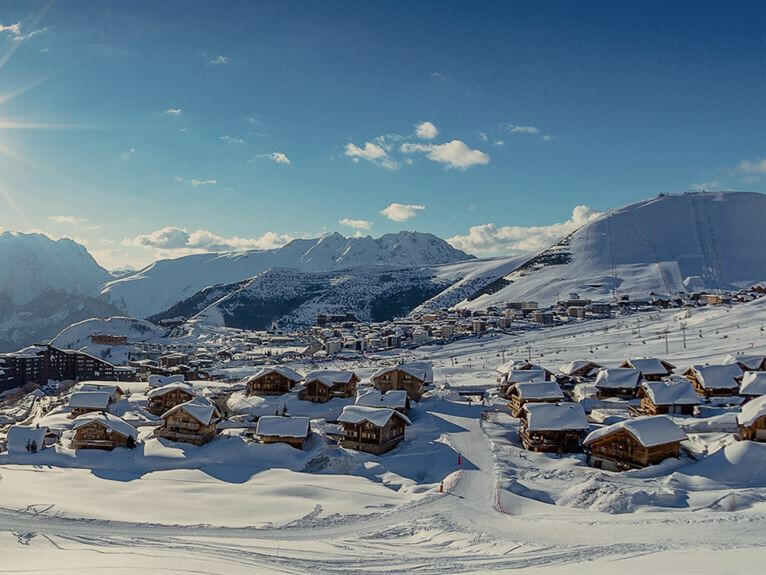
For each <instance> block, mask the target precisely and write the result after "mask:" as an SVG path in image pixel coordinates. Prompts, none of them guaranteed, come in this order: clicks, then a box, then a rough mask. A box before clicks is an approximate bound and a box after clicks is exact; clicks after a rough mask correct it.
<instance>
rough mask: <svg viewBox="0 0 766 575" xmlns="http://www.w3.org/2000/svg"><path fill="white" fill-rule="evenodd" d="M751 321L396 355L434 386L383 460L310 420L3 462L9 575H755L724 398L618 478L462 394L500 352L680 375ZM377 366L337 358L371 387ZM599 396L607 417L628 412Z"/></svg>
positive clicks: (633, 320)
mask: <svg viewBox="0 0 766 575" xmlns="http://www.w3.org/2000/svg"><path fill="white" fill-rule="evenodd" d="M682 322H683V325H684V326H685V330H684V331H682V330H681V327H682ZM764 324H766V301H765V300H757V301H754V302H750V303H747V304H741V305H738V306H734V307H731V308H727V307H724V306H720V307H709V308H704V309H699V310H693V311H691V312H690V311H688V310H681V311H679V310H668V311H658V312H652V313H644V314H639V315H632V316H626V317H618V318H613V319H609V320H593V321H577V320H576V321H572V322H570V323H568V324H566V325H562V326H556V327H552V328H545V329H536V330H531V331H526V332H521V333H519V334H517V335H509V336H497V337H484V338H475V339H469V340H464V341H462V342H459V343H455V344H451V345H446V346H434V347H423V348H419V349H417V350H415V351H407V352H404V351H403V352H400V355H402V356H404V357H405V358H406V359H430V360H431V361H433V362H434V379H435V383H436V385H435V389H434V390H433V391H432V392H430V393H429V394H427V396H426V397H425V398H424V400H423V401H422V402H420V404H418V405H417V406H416V407H415V408H414V409H413V410H412V411H411V413H410V416H411V419H412V421H413V425H412V426H411V427H409V428H408V430H407V434H408V435H407V437H408V439H407V441H405V442H404V443H403V444H401V445H400V446H399V447H397V448H396V449H395V450H394V451H392V452H390V453H388V454H385V455H383V456H380V457H375V456H371V455H362V454H358V453H354V452H350V451H346V450H343V449H340V448H338V447H336V446H334V445H333V443H332V442H331V440H330V439H329V436H328V435H327V434H328V433H331V432H332V429H331V428H332V425H331V424H326V423H323V422H322V421H321V420H320V419H314V421H313V422H312V428H314V429H315V430H316V434H315V436H314V437H312V439H311V441H310V442H309V444H308V445H307V447H306V451H304V452H300V451H297V450H293V449H292V448H290V447H287V446H283V445H270V446H268V445H267V446H264V445H256V444H250V443H247V442H245V441H244V440H243V439H242V438H240V437H237V436H236V430H233V429H229V430H226V433H224V434H222V436H220V437H219V438H217V439H216V440H215V441H214V442H213V443H211V444H209V445H207V446H204V447H202V448H193V447H190V446H183V447H179V446H173V445H172V444H167V443H161V442H160V441H157V440H152V439H150V440H147V441H146V442H145V443H144V444H143V447H139V448H137V450H136V451H134V452H128V451H123V450H116V451H114V452H112V453H109V454H86V455H84V456H81V455H79V454H75V453H74V452H71V451H69V450H67V449H66V448H64V447H60V448H57V449H56V450H55V451H54V450H52V449H48V450H45V451H43V452H42V453H39V454H36V455H21V456H6V455H3V456H2V457H0V554H1V555H0V556H2V558H3V561H2V569H6V570H9V571H11V572H22V573H40V572H51V571H56V569H57V568H60V567H61V566H66V567H67V568H72V569H73V570H74V571H77V572H95V571H101V572H136V571H138V572H147V573H221V572H225V573H318V574H324V573H366V574H367V573H369V574H371V573H425V574H442V573H446V572H454V573H506V572H510V571H512V570H516V569H522V570H523V572H525V573H553V574H558V573H571V572H573V571H575V570H587V571H588V572H590V573H595V574H606V573H610V574H612V573H614V572H615V570H619V571H621V572H623V573H628V574H630V573H639V572H640V573H645V572H646V571H647V570H655V571H657V572H669V571H672V572H674V573H703V572H704V573H711V572H713V573H738V574H741V573H754V572H756V571H759V570H760V569H761V566H762V562H763V560H764V558H766V552H765V551H764V550H763V541H764V538H763V532H764V528H766V505H764V501H766V463H764V462H766V446H763V445H759V444H754V443H750V442H736V441H735V440H734V439H733V438H732V436H731V434H730V433H727V431H730V430H731V426H732V421H733V417H734V416H735V415H736V408H734V409H730V408H718V407H715V406H705V409H704V410H703V416H704V417H701V418H686V419H684V418H676V422H677V423H679V425H681V427H682V428H683V429H684V430H685V431H686V432H687V434H689V436H690V442H689V448H690V450H691V453H692V455H684V456H683V458H682V459H680V460H667V461H666V462H664V463H663V464H662V465H659V466H656V467H653V468H650V469H646V470H640V471H632V472H628V473H624V474H615V473H610V472H605V471H600V470H596V469H591V468H589V467H587V466H585V465H584V463H583V461H582V458H581V457H579V456H575V455H569V456H563V457H558V456H553V455H546V454H532V453H529V452H525V451H523V450H522V449H521V448H520V447H519V444H518V441H517V438H516V430H515V427H516V422H515V420H513V419H512V418H511V417H510V415H509V414H508V412H507V410H506V409H505V407H504V405H503V404H502V402H495V403H494V404H492V405H490V406H488V407H485V406H482V405H480V404H478V403H477V402H473V403H472V404H471V405H469V404H468V403H467V402H466V401H465V400H464V399H463V398H462V397H460V396H458V395H457V393H456V391H457V390H459V389H460V388H462V389H463V391H467V390H476V391H477V392H478V391H479V390H482V389H489V388H491V387H493V386H494V384H495V379H496V377H497V373H496V372H495V367H496V366H497V365H499V364H500V363H502V362H503V360H505V361H507V360H509V359H511V358H512V357H531V359H532V361H534V362H535V363H539V364H541V365H543V366H545V367H547V368H549V369H555V368H557V367H558V366H560V365H563V364H565V363H568V362H571V361H574V360H577V359H592V360H595V361H598V362H599V363H602V364H604V365H607V366H615V365H617V364H618V363H619V362H621V361H623V360H624V359H627V358H629V357H641V356H657V357H662V358H664V359H667V360H669V361H670V362H672V363H673V364H675V365H676V366H678V367H679V368H682V367H683V366H685V365H688V364H692V363H695V364H696V363H703V364H704V363H706V362H711V363H714V362H720V361H722V360H723V358H724V357H725V356H726V355H727V354H729V353H733V352H745V353H748V354H766V340H764V331H763V328H764ZM639 332H640V333H639ZM666 332H667V348H668V351H667V353H666V347H665V346H666V336H665V334H666ZM684 335H685V338H686V348H685V349H684V344H683V339H684ZM376 365H380V363H379V362H378V363H376V364H373V362H371V361H368V360H359V362H357V363H356V364H354V363H352V362H348V361H345V362H343V363H342V364H341V363H340V362H339V363H338V365H337V366H336V367H337V368H339V369H348V368H356V369H358V371H359V373H360V375H361V376H362V377H363V378H366V377H369V375H370V373H371V372H372V371H373V369H374V367H375V366H376ZM293 367H294V368H296V369H299V370H301V371H304V372H305V371H306V370H307V369H306V368H307V367H308V366H303V365H301V364H300V363H295V364H293ZM602 403H603V404H604V405H601V406H598V407H601V408H602V410H603V411H604V412H605V413H619V412H620V409H623V410H624V405H623V406H621V405H620V404H619V402H611V403H610V402H602ZM290 405H291V410H292V409H296V410H297V409H299V407H298V406H297V405H296V404H290ZM335 407H337V406H335ZM484 410H486V411H488V414H487V415H486V416H485V417H484V418H482V417H481V413H482V411H484ZM296 414H297V413H296ZM306 415H308V416H309V417H314V418H317V417H322V415H321V414H319V413H307V414H306ZM458 453H459V454H460V455H461V457H462V465H458V461H457V454H458ZM174 460H175V461H174ZM442 479H443V480H444V488H445V492H444V493H441V492H440V491H439V484H440V482H441V480H442ZM107 568H108V569H109V571H106V570H107Z"/></svg>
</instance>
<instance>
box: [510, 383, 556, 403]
mask: <svg viewBox="0 0 766 575" xmlns="http://www.w3.org/2000/svg"><path fill="white" fill-rule="evenodd" d="M515 387H516V391H517V392H518V394H519V397H520V398H521V399H564V393H563V392H562V391H561V388H560V387H559V384H558V383H556V382H555V381H545V382H537V381H534V382H526V383H517V384H515Z"/></svg>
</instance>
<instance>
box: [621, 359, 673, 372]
mask: <svg viewBox="0 0 766 575" xmlns="http://www.w3.org/2000/svg"><path fill="white" fill-rule="evenodd" d="M625 363H626V364H628V366H630V367H632V368H634V369H637V370H638V371H640V372H641V374H642V375H643V376H644V377H646V376H647V375H668V374H669V373H670V371H671V369H672V368H673V367H675V366H672V364H670V363H668V362H664V363H663V361H662V360H660V359H657V358H656V357H642V358H636V359H628V360H627V361H626V362H625Z"/></svg>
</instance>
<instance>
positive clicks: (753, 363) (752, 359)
mask: <svg viewBox="0 0 766 575" xmlns="http://www.w3.org/2000/svg"><path fill="white" fill-rule="evenodd" d="M764 360H766V356H763V355H736V354H734V353H730V354H729V355H727V356H726V357H725V358H724V359H723V363H724V365H730V364H732V363H736V364H739V365H744V366H745V367H746V368H747V369H761V366H762V365H763V362H764Z"/></svg>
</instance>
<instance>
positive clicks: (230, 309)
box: [168, 268, 449, 329]
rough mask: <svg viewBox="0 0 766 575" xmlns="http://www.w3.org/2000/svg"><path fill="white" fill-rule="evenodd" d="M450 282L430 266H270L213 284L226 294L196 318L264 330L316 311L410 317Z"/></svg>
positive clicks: (304, 319)
mask: <svg viewBox="0 0 766 575" xmlns="http://www.w3.org/2000/svg"><path fill="white" fill-rule="evenodd" d="M448 285H449V283H444V282H442V281H440V280H439V278H437V277H436V274H435V273H434V272H433V271H432V270H431V269H429V268H417V269H388V268H383V269H381V268H367V269H363V268H358V269H354V270H340V271H336V272H301V271H297V270H290V269H283V268H279V269H271V270H268V271H265V272H263V273H261V274H259V275H257V276H256V277H254V278H252V279H250V280H249V281H247V282H241V283H237V284H234V285H232V286H231V289H230V290H227V289H226V286H217V287H216V288H214V291H215V292H217V293H218V292H220V293H224V292H227V291H228V293H226V294H225V295H224V296H223V297H221V298H220V299H218V300H217V301H215V302H214V303H212V304H210V305H208V306H207V307H206V308H205V309H203V310H202V311H201V312H200V313H199V314H197V315H196V316H195V317H194V321H195V322H196V323H203V324H205V325H219V326H223V325H225V326H227V327H239V328H246V329H264V328H267V327H269V326H270V325H271V323H272V321H274V320H279V322H280V325H282V326H286V325H311V324H313V323H314V322H315V321H316V316H317V314H318V313H346V312H350V313H353V314H355V315H356V317H357V318H358V319H359V320H362V321H382V320H386V319H391V318H393V317H395V316H402V315H406V314H407V313H408V312H409V311H410V310H411V309H412V308H413V307H415V306H417V305H418V304H419V303H421V302H423V301H425V300H427V299H429V298H430V297H432V296H434V295H436V294H437V293H440V292H441V291H442V290H443V289H444V288H445V287H446V286H448ZM203 293H204V292H203ZM196 297H197V296H195V298H192V300H194V299H196ZM203 299H204V298H203ZM184 307H187V304H186V302H182V304H181V305H180V306H176V308H171V310H169V312H168V316H173V315H177V311H178V310H179V309H182V308H184ZM191 309H193V308H191Z"/></svg>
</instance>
